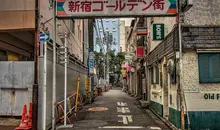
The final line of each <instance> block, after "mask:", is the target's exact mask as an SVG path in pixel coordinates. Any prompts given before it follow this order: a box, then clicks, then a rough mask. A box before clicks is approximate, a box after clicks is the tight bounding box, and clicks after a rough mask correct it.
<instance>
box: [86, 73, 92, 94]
mask: <svg viewBox="0 0 220 130" xmlns="http://www.w3.org/2000/svg"><path fill="white" fill-rule="evenodd" d="M86 91H87V92H91V79H90V77H87V78H86Z"/></svg>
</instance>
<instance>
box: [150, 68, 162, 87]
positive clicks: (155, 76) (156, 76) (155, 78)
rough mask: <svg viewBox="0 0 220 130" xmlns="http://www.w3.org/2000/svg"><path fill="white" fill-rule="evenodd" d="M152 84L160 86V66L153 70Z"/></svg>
mask: <svg viewBox="0 0 220 130" xmlns="http://www.w3.org/2000/svg"><path fill="white" fill-rule="evenodd" d="M150 71H151V84H159V76H160V72H159V68H158V66H155V67H152V68H151V70H150Z"/></svg>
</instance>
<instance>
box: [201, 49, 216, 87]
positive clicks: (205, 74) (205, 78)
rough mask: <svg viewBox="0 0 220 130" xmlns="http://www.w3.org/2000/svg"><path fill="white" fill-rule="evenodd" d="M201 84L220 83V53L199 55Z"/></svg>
mask: <svg viewBox="0 0 220 130" xmlns="http://www.w3.org/2000/svg"><path fill="white" fill-rule="evenodd" d="M198 59H199V81H200V83H216V82H220V53H199V54H198Z"/></svg>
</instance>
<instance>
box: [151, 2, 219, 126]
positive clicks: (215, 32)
mask: <svg viewBox="0 0 220 130" xmlns="http://www.w3.org/2000/svg"><path fill="white" fill-rule="evenodd" d="M218 11H219V1H218V0H214V1H202V0H196V1H194V5H193V7H192V8H191V9H190V10H189V11H188V12H186V13H185V14H184V19H183V23H182V28H181V30H182V39H181V41H182V48H183V59H182V63H183V64H182V66H180V57H179V44H178V43H179V42H178V41H179V39H178V27H177V26H175V19H176V18H148V28H149V29H150V30H149V31H150V32H151V31H152V29H151V27H152V24H153V23H163V24H164V25H165V36H166V37H165V39H164V40H162V41H156V42H155V41H153V40H152V39H151V37H152V33H153V32H151V34H150V36H149V39H148V40H149V42H148V43H149V45H148V50H149V53H148V55H147V57H148V58H147V59H148V61H147V72H148V73H147V88H148V89H149V93H148V94H149V95H148V96H149V99H150V107H151V109H153V110H154V111H155V112H156V113H157V114H159V115H160V116H161V117H164V118H165V119H167V120H169V121H170V122H171V123H172V124H174V125H175V126H176V127H177V128H181V117H182V116H181V105H183V106H184V119H185V128H188V127H190V129H192V130H201V129H210V130H216V129H219V127H220V126H219V123H216V122H218V119H219V118H220V116H219V114H220V109H219V106H218V103H217V102H218V97H219V96H218V95H219V94H218V93H219V85H220V81H219V79H220V75H219V74H220V69H219V68H220V64H219V63H220V62H219V60H220V55H219V52H220V51H219V50H220V44H219V40H220V37H219V34H220V30H219V27H220V24H219V22H218V21H219V18H220V17H219V15H218V14H217V12H218ZM210 19H212V20H210ZM155 43H156V45H155ZM182 97H183V98H182ZM181 103H183V104H181Z"/></svg>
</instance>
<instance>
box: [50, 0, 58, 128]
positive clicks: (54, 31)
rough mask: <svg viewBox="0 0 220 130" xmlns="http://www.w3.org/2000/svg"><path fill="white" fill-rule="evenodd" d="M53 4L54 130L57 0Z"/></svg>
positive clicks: (53, 116)
mask: <svg viewBox="0 0 220 130" xmlns="http://www.w3.org/2000/svg"><path fill="white" fill-rule="evenodd" d="M51 4H52V8H53V11H52V15H53V30H52V31H53V32H52V37H53V89H52V130H55V128H56V119H55V111H56V110H55V109H56V106H55V105H56V104H55V102H56V33H57V31H56V0H53V1H52V2H51Z"/></svg>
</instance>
